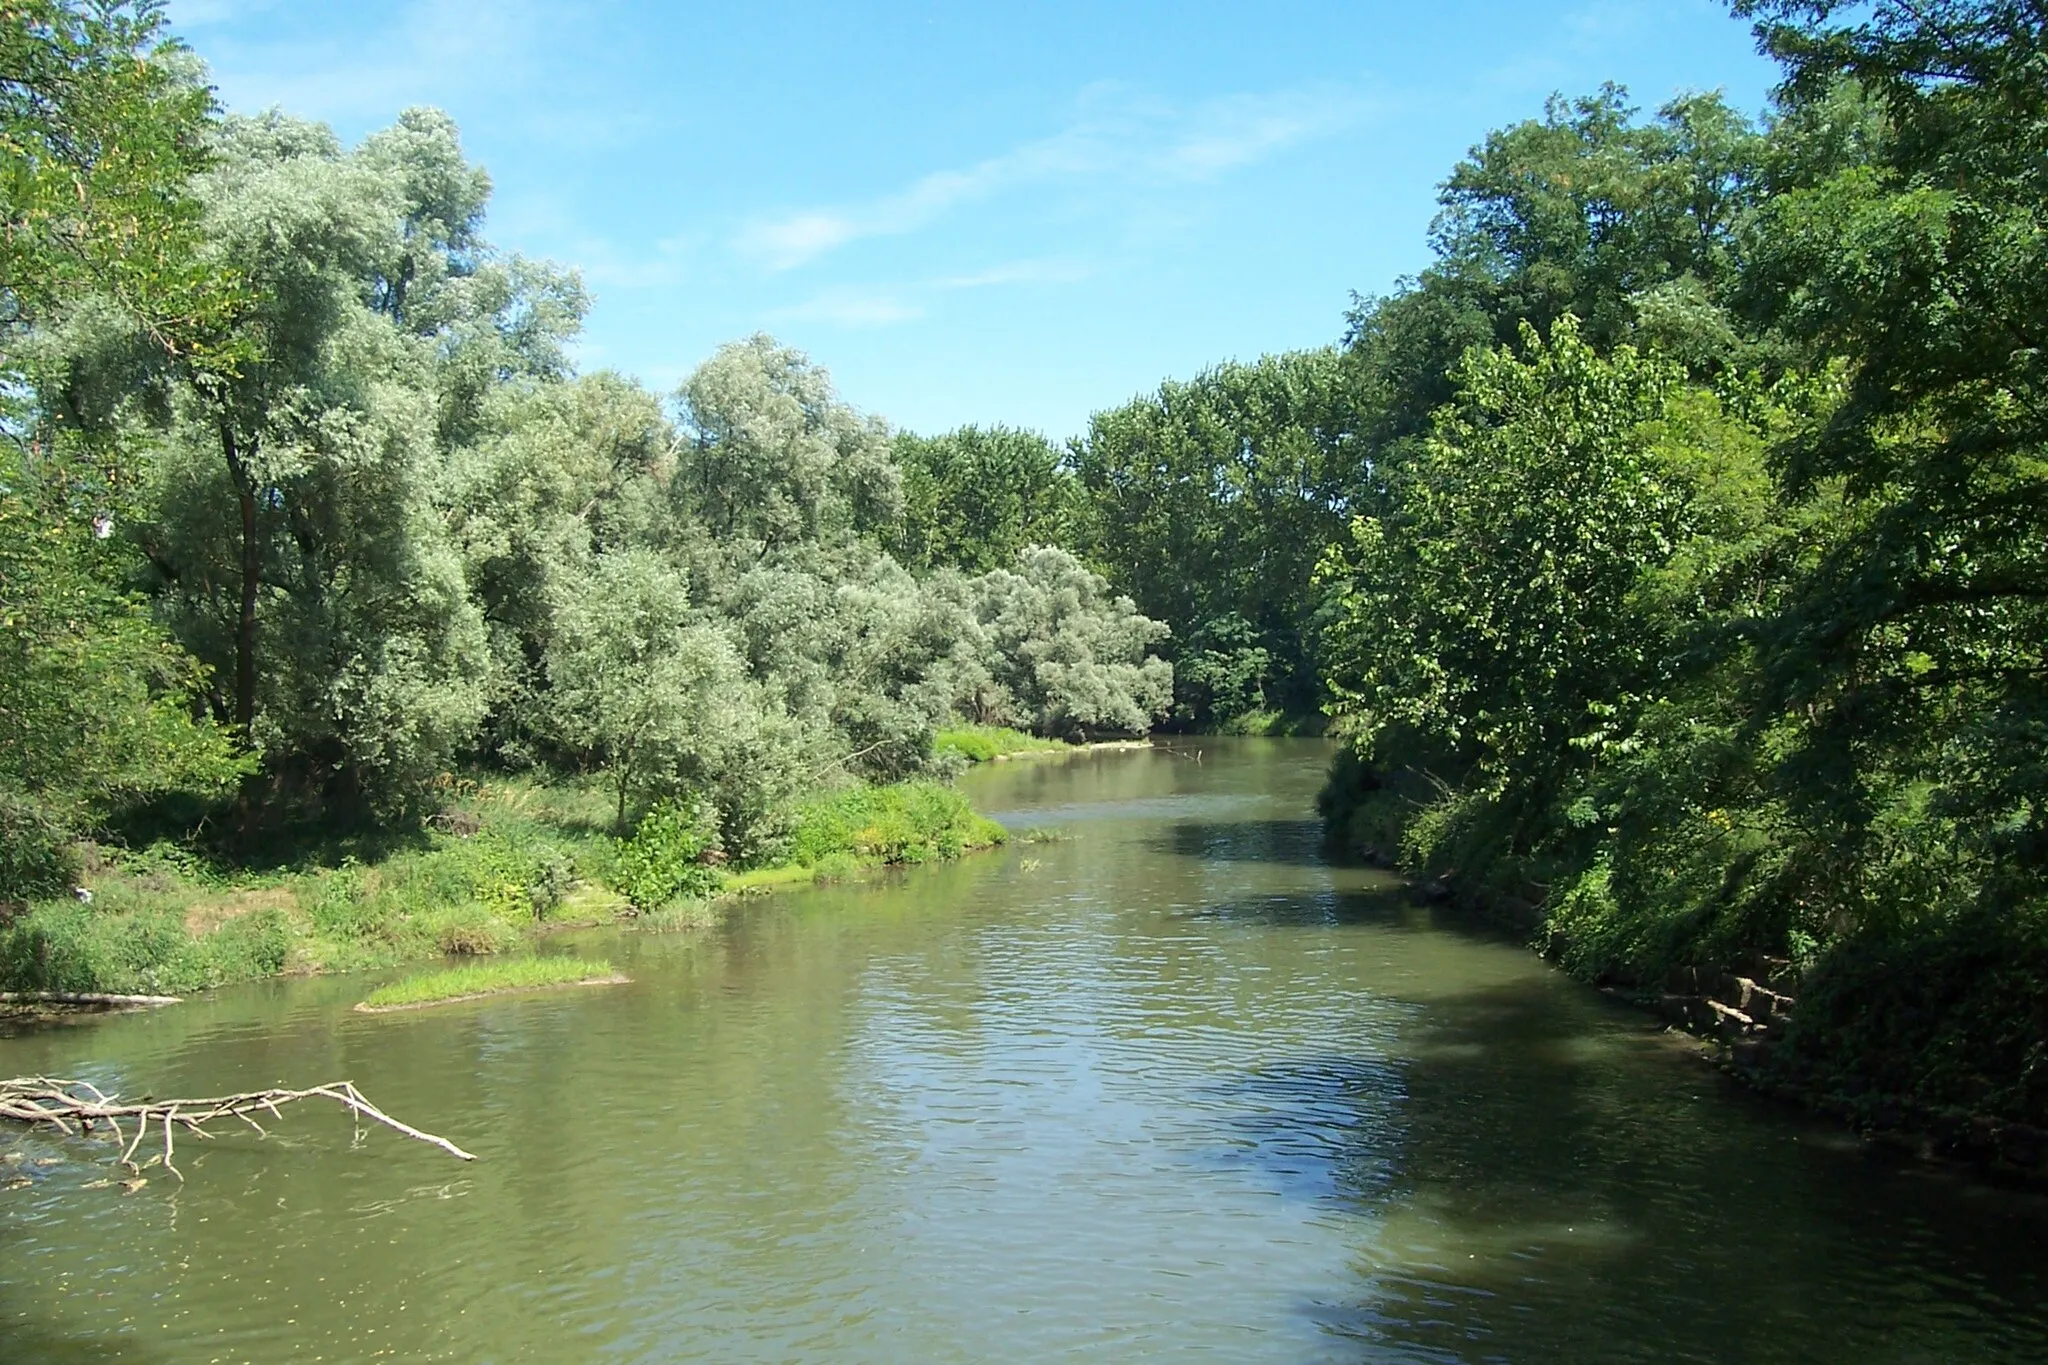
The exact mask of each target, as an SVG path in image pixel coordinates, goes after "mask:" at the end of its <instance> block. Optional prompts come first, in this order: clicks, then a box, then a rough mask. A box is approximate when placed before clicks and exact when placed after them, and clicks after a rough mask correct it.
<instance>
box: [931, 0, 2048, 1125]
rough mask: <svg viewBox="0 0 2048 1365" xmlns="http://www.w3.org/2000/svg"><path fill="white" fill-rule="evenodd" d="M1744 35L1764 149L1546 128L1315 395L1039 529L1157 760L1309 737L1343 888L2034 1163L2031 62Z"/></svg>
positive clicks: (1831, 25) (2043, 457)
mask: <svg viewBox="0 0 2048 1365" xmlns="http://www.w3.org/2000/svg"><path fill="white" fill-rule="evenodd" d="M1736 10H1737V13H1738V16H1739V17H1743V18H1748V19H1751V20H1753V21H1755V23H1756V25H1757V33H1758V35H1759V38H1760V40H1761V42H1762V43H1763V45H1764V47H1765V49H1766V50H1767V51H1768V52H1769V53H1770V54H1772V55H1773V56H1775V57H1776V58H1777V59H1778V60H1779V61H1780V62H1781V63H1782V66H1783V71H1784V77H1785V79H1784V83H1783V85H1782V87H1781V88H1780V89H1779V91H1778V92H1777V94H1776V96H1775V98H1774V101H1773V104H1772V106H1771V107H1770V109H1769V110H1768V111H1767V112H1766V113H1765V114H1764V116H1763V117H1761V118H1760V119H1752V118H1750V117H1747V116H1745V115H1744V114H1742V113H1740V112H1739V111H1737V110H1734V109H1732V108H1730V107H1729V106H1728V105H1727V103H1726V102H1725V101H1724V100H1723V99H1721V98H1720V97H1718V96H1716V95H1710V94H1708V95H1692V96H1688V97H1685V98H1681V99H1677V100H1675V101H1673V102H1671V103H1670V104H1668V105H1665V106H1664V107H1662V108H1660V109H1658V110H1656V111H1655V112H1654V113H1652V114H1649V115H1648V116H1644V115H1642V114H1641V113H1639V112H1638V111H1637V110H1636V109H1634V108H1632V107H1631V105H1630V104H1629V102H1628V100H1627V98H1626V95H1625V93H1624V92H1623V91H1621V90H1619V89H1615V88H1608V89H1605V90H1603V91H1601V92H1599V93H1598V94H1595V95H1592V96H1590V97H1586V98H1581V99H1575V100H1564V99H1556V100H1553V101H1552V102H1551V103H1550V104H1549V105H1548V106H1547V108H1546V109H1545V110H1544V112H1543V115H1542V116H1541V117H1540V118H1536V119H1532V120H1530V121H1528V122H1525V123H1522V124H1519V125H1516V126H1514V127H1511V128H1507V129H1503V130H1501V131H1499V132H1496V133H1494V134H1492V135H1490V136H1489V137H1487V138H1486V139H1485V141H1484V142H1483V143H1482V144H1480V145H1479V146H1477V147H1475V148H1474V149H1473V152H1472V154H1471V156H1470V158H1469V159H1468V160H1466V161H1464V162H1462V163H1461V164H1459V165H1458V166H1457V167H1456V168H1454V169H1453V170H1452V172H1451V174H1450V176H1449V178H1448V179H1447V180H1446V181H1445V182H1444V185H1443V188H1442V194H1441V212H1440V213H1439V215H1438V216H1437V218H1436V220H1435V223H1434V225H1433V227H1432V230H1431V245H1432V247H1433V255H1434V260H1433V263H1432V264H1431V265H1430V266H1429V268H1428V269H1426V270H1424V271H1423V272H1422V273H1421V274H1420V275H1419V276H1418V277H1416V278H1414V279H1412V280H1408V281H1405V282H1403V283H1402V284H1401V285H1400V286H1399V287H1398V288H1397V289H1395V290H1394V291H1393V292H1391V293H1390V294H1388V295H1386V296H1384V297H1376V298H1368V299H1363V300H1360V301H1359V302H1358V304H1357V305H1356V307H1355V308H1354V310H1353V311H1352V313H1351V316H1350V327H1349V331H1348V333H1347V335H1346V336H1345V337H1344V338H1343V340H1342V342H1341V344H1340V345H1339V346H1337V347H1335V348H1333V349H1331V350H1329V351H1324V352H1313V353H1308V354H1301V355H1292V356H1284V357H1274V358H1269V359H1267V360H1265V361H1262V362H1260V363H1259V364H1257V365H1251V366H1243V365H1228V366H1223V367H1220V368H1218V369H1216V370H1214V371H1212V372H1210V373H1207V374H1205V375H1202V376H1201V377H1199V378H1198V379H1196V380H1195V381H1193V382H1192V383H1188V384H1178V383H1170V384H1167V385H1165V386H1163V387H1162V388H1161V389H1160V390H1159V392H1158V393H1157V394H1156V395H1154V396H1150V397H1146V398H1142V399H1139V400H1137V401H1134V402H1133V403H1131V404H1129V405H1127V406H1125V407H1123V408H1121V409H1118V410H1115V411H1113V412H1107V413H1103V414H1100V415H1098V416H1097V417H1096V418H1095V419H1094V421H1093V422H1092V423H1091V425H1090V428H1089V431H1088V432H1087V434H1086V435H1085V436H1084V437H1082V438H1080V439H1079V440H1077V441H1075V442H1073V443H1072V444H1071V446H1070V447H1069V448H1068V449H1067V450H1066V451H1065V452H1063V453H1062V455H1063V458H1062V459H1061V461H1060V462H1059V463H1058V467H1057V469H1056V470H1054V469H1053V465H1052V462H1050V461H1049V459H1048V458H1046V457H1045V456H1043V455H1040V456H1036V457H1035V459H1034V460H1033V461H1031V462H1027V463H1029V465H1030V468H1031V469H1032V470H1033V471H1042V470H1053V472H1051V473H1045V474H1043V475H1039V474H1036V473H1035V474H1034V477H1042V479H1043V481H1044V483H1045V485H1046V487H1047V489H1048V490H1049V491H1048V492H1046V493H1044V494H1039V495H1036V496H1034V498H1033V499H1031V500H1030V501H1029V504H1028V510H1020V511H1019V513H1018V514H1017V516H1018V521H1019V523H1020V524H1024V523H1025V522H1027V521H1028V518H1029V517H1030V516H1042V515H1048V513H1046V512H1045V511H1044V510H1043V509H1048V508H1060V507H1064V508H1065V511H1064V513H1063V515H1064V516H1065V517H1066V518H1067V521H1066V525H1067V526H1068V528H1069V531H1068V535H1069V538H1070V540H1071V542H1072V543H1073V544H1075V545H1076V546H1077V547H1078V548H1079V549H1080V550H1081V552H1082V553H1083V554H1084V556H1086V557H1087V558H1088V559H1089V561H1090V562H1091V563H1092V564H1094V565H1095V566H1096V567H1097V568H1098V569H1101V570H1103V571H1105V572H1108V573H1110V574H1112V575H1113V576H1114V577H1115V578H1116V579H1117V581H1119V582H1121V583H1126V584H1128V585H1129V587H1130V589H1131V591H1132V592H1133V594H1134V596H1135V597H1136V600H1137V603H1138V605H1139V607H1140V609H1141V610H1144V611H1146V612H1148V613H1150V614H1152V615H1155V616H1157V617H1159V618H1160V619H1162V620H1164V621H1166V622H1167V623H1169V624H1170V625H1171V626H1172V628H1173V631H1174V639H1173V648H1174V650H1175V651H1176V652H1175V654H1174V658H1175V661H1176V666H1177V669H1178V682H1177V686H1178V691H1179V697H1178V708H1179V714H1180V715H1181V716H1182V717H1184V718H1191V719H1195V720H1197V721H1201V722H1206V723H1212V724H1213V723H1219V722H1227V721H1228V720H1229V718H1230V717H1232V716H1234V715H1240V714H1244V713H1247V712H1255V711H1261V710H1265V709H1268V708H1272V709H1275V710H1280V711H1292V712H1295V713H1296V714H1300V713H1303V712H1307V711H1312V710H1314V709H1315V708H1316V706H1317V705H1318V704H1320V705H1321V706H1322V708H1323V710H1324V712H1325V713H1326V714H1327V716H1329V717H1330V718H1331V720H1332V722H1333V724H1334V726H1335V728H1336V730H1337V732H1338V733H1339V734H1341V735H1342V736H1343V738H1344V740H1345V745H1344V749H1343V755H1342V757H1341V759H1340V761H1339V763H1338V765H1337V768H1336V770H1335V772H1334V774H1333V777H1332V781H1331V784H1330V787H1329V789H1328V790H1327V791H1326V793H1325V796H1324V800H1323V806H1324V810H1325V814H1326V816H1327V818H1328V820H1329V822H1330V825H1331V828H1332V832H1333V834H1334V835H1336V836H1337V837H1338V838H1339V839H1341V840H1342V841H1344V842H1346V843H1348V844H1350V845H1352V846H1353V847H1356V848H1359V849H1362V850H1365V851H1368V852H1370V853H1372V854H1375V855H1377V856H1380V857H1383V858H1385V859H1387V860H1390V861H1393V862H1396V863H1398V864H1400V865H1402V866H1404V867H1407V868H1410V869H1413V870H1415V871H1417V872H1420V873H1424V874H1426V875H1428V876H1430V877H1432V878H1440V879H1443V880H1445V881H1447V882H1448V883H1449V884H1451V885H1452V886H1453V887H1455V888H1457V889H1459V890H1460V891H1462V892H1464V893H1466V894H1469V895H1471V896H1472V897H1474V898H1476V899H1479V900H1482V901H1487V902H1491V903H1493V904H1496V905H1504V906H1509V907H1521V908H1522V910H1523V912H1525V913H1532V914H1534V915H1535V916H1537V917H1538V918H1539V919H1540V921H1541V923H1542V925H1543V929H1544V933H1543V939H1544V941H1545V942H1546V943H1547V944H1548V945H1549V946H1550V947H1551V949H1552V951H1554V952H1555V953H1556V954H1557V955H1558V956H1559V957H1560V958H1561V959H1562V961H1563V962H1564V963H1565V964H1566V965H1568V966H1569V967H1570V968H1571V969H1573V970H1574V971H1576V972H1578V973H1580V974H1582V975H1584V976H1587V977H1589V978H1593V979H1598V980H1602V981H1607V982H1612V983H1616V984H1620V985H1624V986H1627V987H1632V988H1635V989H1638V990H1641V991H1644V992H1646V993H1650V994H1655V993H1657V992H1660V991H1664V990H1673V989H1676V990H1690V989H1692V985H1691V983H1693V982H1694V981H1713V980H1716V979H1718V978H1719V977H1720V976H1721V975H1722V973H1724V972H1727V971H1735V972H1738V973H1741V974H1745V975H1748V974H1755V975H1758V976H1766V975H1768V976H1773V977H1776V978H1779V979H1780V980H1781V982H1797V983H1798V987H1797V989H1798V993H1799V995H1800V999H1801V1003H1800V1008H1799V1010H1798V1015H1797V1023H1796V1025H1795V1027H1794V1031H1793V1035H1792V1040H1791V1041H1792V1046H1791V1047H1790V1049H1789V1050H1786V1049H1780V1051H1779V1053H1778V1054H1777V1061H1776V1063H1775V1065H1776V1066H1778V1067H1779V1068H1780V1069H1781V1075H1782V1078H1784V1079H1787V1080H1788V1081H1789V1082H1790V1083H1791V1084H1793V1085H1795V1086H1797V1087H1799V1088H1801V1089H1803V1090H1805V1091H1806V1092H1807V1093H1809V1094H1815V1095H1825V1096H1828V1097H1829V1098H1830V1099H1831V1100H1832V1101H1833V1102H1836V1103H1840V1104H1843V1105H1845V1106H1848V1107H1850V1108H1853V1109H1856V1110H1858V1111H1859V1112H1862V1113H1864V1114H1866V1115H1891V1116H1894V1117H1896V1116H1897V1115H1899V1114H1901V1113H1906V1112H1913V1113H1917V1114H1918V1115H1919V1116H1920V1118H1921V1119H1922V1120H1926V1121H1931V1122H1933V1123H1934V1124H1935V1126H1937V1127H1939V1126H1940V1125H1941V1124H1943V1123H1947V1122H1949V1121H1950V1120H1952V1119H1954V1118H1955V1116H1958V1115H1971V1114H1978V1115H1997V1116H2003V1117H2005V1118H2024V1119H2026V1120H2028V1121H2030V1122H2032V1123H2035V1124H2037V1125H2040V1124H2048V362H2044V355H2048V351H2044V349H2043V348H2044V346H2048V232H2044V226H2043V225H2044V224H2048V178H2044V176H2043V173H2042V167H2043V166H2044V165H2048V131H2044V130H2048V80H2044V79H2043V77H2042V72H2043V70H2044V68H2048V41H2044V25H2048V12H2044V10H2043V9H2042V7H2041V6H2040V5H2038V4H2032V3H2014V2H2012V0H1931V2H1930V3H1916V4H1905V3H1893V2H1892V0H1878V3H1874V4H1871V5H1867V6H1856V7H1850V6H1843V5H1836V4H1832V3H1822V2H1821V0H1742V3H1739V4H1738V5H1736ZM1013 443H1014V441H1013V438H1012V437H1011V436H1010V435H1008V434H1004V435H1002V436H1001V438H1000V440H999V441H997V440H993V439H992V438H990V437H989V436H987V435H986V434H982V433H962V434H961V435H960V436H959V437H956V438H951V442H950V444H949V442H948V441H940V442H936V443H924V444H921V445H920V447H919V452H920V455H919V458H921V459H923V460H924V461H925V463H924V466H923V467H924V468H926V469H928V470H930V471H933V473H932V474H931V475H930V477H932V478H934V479H936V480H937V482H939V483H940V484H941V485H944V484H945V482H946V480H947V478H949V477H953V476H952V475H951V474H950V473H949V471H952V470H955V469H957V468H961V467H965V468H968V469H978V468H980V467H981V466H980V465H979V464H978V463H977V462H978V461H982V460H985V459H987V458H988V456H987V455H985V454H984V453H983V452H984V451H990V452H993V451H994V450H997V449H1005V450H1007V449H1009V448H1010V445H1011V444H1013ZM926 452H929V454H926ZM991 467H992V466H991ZM971 478H972V476H969V479H968V480H967V482H969V483H971ZM1062 479H1063V480H1064V482H1061V480H1062ZM1062 499H1064V501H1062ZM980 501H981V499H980V497H979V495H970V497H969V498H967V499H965V500H964V502H980ZM964 502H963V505H964ZM938 504H939V505H944V500H943V497H941V498H940V499H939V500H938ZM950 515H952V514H949V516H950Z"/></svg>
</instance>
